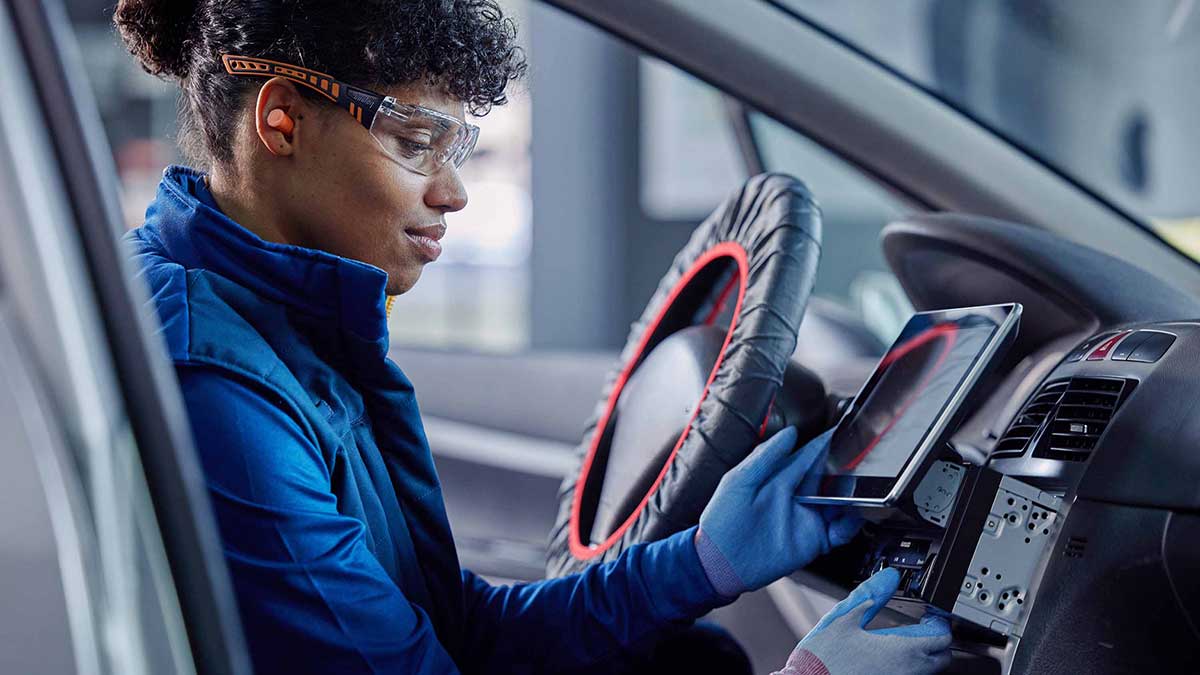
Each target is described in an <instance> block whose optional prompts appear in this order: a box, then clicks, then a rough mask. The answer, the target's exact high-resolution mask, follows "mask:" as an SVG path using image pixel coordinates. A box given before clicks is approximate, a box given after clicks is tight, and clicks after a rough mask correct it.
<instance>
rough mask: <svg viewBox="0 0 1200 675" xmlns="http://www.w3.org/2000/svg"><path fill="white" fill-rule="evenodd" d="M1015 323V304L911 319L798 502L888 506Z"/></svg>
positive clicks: (842, 424) (843, 422)
mask: <svg viewBox="0 0 1200 675" xmlns="http://www.w3.org/2000/svg"><path fill="white" fill-rule="evenodd" d="M1020 316H1021V306H1020V305H1018V304H1007V305H990V306H987V307H969V308H964V309H950V310H939V311H934V312H920V313H918V314H914V315H913V317H912V318H911V319H909V320H908V323H907V324H906V325H905V326H904V330H902V331H901V332H900V337H898V338H897V339H896V342H895V343H894V344H893V345H892V346H891V348H890V349H888V351H887V353H886V354H884V356H883V358H882V359H880V361H879V364H878V365H877V366H876V367H875V372H874V373H872V375H871V377H870V378H869V379H868V380H867V383H866V384H865V385H863V388H862V391H860V392H859V393H858V396H856V397H855V398H854V401H853V402H852V403H851V404H850V407H849V409H848V410H847V411H846V413H845V415H844V416H843V417H842V419H841V421H840V422H839V423H838V426H837V429H836V430H835V431H834V432H833V437H832V438H831V439H830V443H829V452H828V455H827V458H826V461H825V467H824V469H825V471H824V474H823V475H821V476H820V477H819V478H814V479H812V480H808V481H805V484H804V485H803V486H802V487H801V490H800V494H799V495H798V496H799V497H800V498H801V500H802V501H807V502H813V503H837V504H858V505H862V506H891V505H893V504H895V502H896V501H897V500H898V499H899V498H900V496H901V495H902V494H904V491H905V489H906V488H907V487H908V485H909V483H910V482H911V481H912V480H913V478H914V477H915V476H916V474H917V473H918V472H919V469H920V467H921V466H923V465H924V464H925V463H926V462H925V460H926V458H927V457H928V456H929V454H930V451H931V450H932V449H933V448H935V447H937V444H938V442H940V441H941V440H942V439H943V436H944V435H945V434H946V432H947V430H948V429H949V427H950V425H951V422H952V421H956V419H957V414H958V412H959V408H960V407H961V406H962V403H963V401H964V400H965V399H966V397H967V394H968V393H970V390H971V388H972V387H973V386H974V385H975V384H976V383H977V382H978V381H979V379H980V377H981V376H982V375H983V373H984V372H985V371H986V370H987V369H988V366H989V365H990V364H991V363H992V362H993V361H995V360H996V359H997V358H998V357H999V356H1000V355H1001V354H1002V353H1003V351H1004V349H1006V348H1007V346H1008V345H1009V344H1011V342H1012V338H1013V337H1015V335H1016V329H1017V324H1018V322H1019V321H1020Z"/></svg>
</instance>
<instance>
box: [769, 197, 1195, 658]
mask: <svg viewBox="0 0 1200 675" xmlns="http://www.w3.org/2000/svg"><path fill="white" fill-rule="evenodd" d="M889 229H890V232H889V231H888V230H885V235H884V248H885V252H888V256H889V262H891V263H892V266H893V269H894V270H895V271H896V272H897V276H898V277H899V278H900V280H901V283H902V284H903V285H904V286H905V289H906V292H908V293H909V295H910V297H912V298H913V299H914V304H916V305H917V308H918V309H931V308H938V307H953V306H966V305H972V304H989V303H1002V302H1020V303H1022V304H1023V305H1024V306H1025V307H1026V312H1025V317H1024V318H1023V319H1022V325H1021V329H1020V335H1019V337H1018V339H1017V342H1016V345H1015V346H1014V348H1013V349H1012V350H1011V353H1010V355H1009V357H1008V358H1007V359H1006V361H1005V363H1004V364H1002V366H1001V367H999V368H998V369H997V371H996V372H995V374H994V375H993V376H992V377H991V379H990V380H988V381H986V382H984V383H982V384H981V385H980V386H979V387H977V388H976V391H977V392H978V395H977V396H976V398H975V399H974V400H971V401H969V402H968V403H967V404H966V405H965V406H964V407H965V408H966V409H967V411H968V412H967V415H966V416H965V418H964V419H963V421H962V422H961V424H959V425H958V427H957V429H956V430H954V431H953V432H952V434H951V435H949V437H948V440H947V441H946V442H945V443H944V445H943V447H941V448H940V449H939V452H940V454H939V455H938V457H937V461H935V462H933V463H932V464H931V465H930V468H929V470H928V473H927V474H926V476H925V477H924V478H922V479H919V480H918V481H917V482H915V487H914V489H912V490H911V491H910V492H909V493H908V494H907V495H905V497H904V499H902V500H901V501H900V502H899V503H898V504H897V505H896V506H895V507H894V508H888V509H871V510H869V511H868V512H867V514H866V515H867V518H868V521H869V522H868V523H867V525H866V526H865V527H864V530H863V532H862V533H861V534H860V536H859V537H858V538H857V539H856V540H855V541H854V542H853V543H851V544H850V545H848V546H846V547H843V548H842V549H839V550H837V551H835V552H834V553H832V554H831V555H829V556H826V557H825V558H824V559H822V560H820V561H818V562H817V563H816V564H814V565H813V566H811V567H810V568H809V569H808V570H806V571H804V572H802V573H800V575H799V576H800V577H801V578H800V580H801V581H802V582H803V583H806V584H808V585H811V586H815V587H818V588H820V587H821V586H822V585H823V584H833V585H835V586H837V587H840V588H844V589H848V588H851V587H853V586H854V585H855V584H857V583H858V582H860V581H861V580H862V579H865V578H866V577H867V576H869V575H870V574H871V573H873V572H874V571H876V570H878V569H879V568H881V567H884V566H890V567H896V568H897V569H899V570H900V571H901V577H902V584H901V589H900V591H899V592H898V593H897V596H896V598H895V599H894V600H893V601H892V603H891V604H890V608H891V609H893V610H895V611H896V612H899V613H900V614H904V615H907V616H909V617H918V616H920V615H921V614H923V613H924V612H925V611H926V609H927V608H928V607H934V608H936V611H940V612H943V613H945V614H947V615H949V616H951V617H952V619H953V624H954V632H955V638H956V641H955V661H954V665H953V666H952V667H951V672H965V673H1078V672H1089V673H1128V672H1200V579H1197V576H1198V575H1197V574H1196V571H1197V570H1200V321H1197V320H1190V319H1189V320H1173V319H1171V318H1170V317H1172V316H1180V317H1200V306H1197V303H1196V301H1195V300H1194V299H1192V298H1190V297H1181V295H1180V294H1179V293H1178V292H1177V291H1175V290H1174V289H1171V288H1170V287H1169V286H1167V285H1166V284H1164V283H1163V282H1162V281H1160V280H1157V279H1155V278H1153V277H1151V276H1150V275H1148V274H1146V273H1144V272H1142V271H1141V270H1135V269H1132V268H1129V267H1126V266H1124V265H1123V263H1120V262H1119V261H1116V260H1114V259H1112V258H1109V257H1107V256H1104V255H1103V254H1100V253H1098V252H1094V251H1090V250H1088V249H1084V248H1082V247H1079V246H1078V245H1075V244H1071V243H1069V242H1063V241H1061V240H1058V239H1053V240H1051V239H1047V238H1046V237H1044V236H1043V234H1044V233H1038V232H1033V231H1031V230H1029V229H1028V228H1021V227H1020V226H1009V225H1005V224H1000V223H997V222H994V221H987V220H986V219H976V218H970V217H965V216H962V217H956V218H946V217H931V218H927V219H924V220H921V221H919V222H916V223H912V222H909V223H903V224H901V225H899V226H898V227H892V226H889ZM1056 261H1057V262H1056ZM785 387H786V383H785Z"/></svg>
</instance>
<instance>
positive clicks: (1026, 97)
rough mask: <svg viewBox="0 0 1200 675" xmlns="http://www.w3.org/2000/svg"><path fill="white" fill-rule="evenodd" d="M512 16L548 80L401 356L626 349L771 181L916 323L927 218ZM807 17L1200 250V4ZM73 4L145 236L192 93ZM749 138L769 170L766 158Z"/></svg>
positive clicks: (830, 281) (597, 36)
mask: <svg viewBox="0 0 1200 675" xmlns="http://www.w3.org/2000/svg"><path fill="white" fill-rule="evenodd" d="M703 1H716V2H719V0H703ZM501 4H502V5H504V6H505V8H506V9H507V11H508V12H509V13H510V15H511V16H513V17H514V18H515V19H516V21H517V23H518V25H519V27H520V30H519V34H520V36H521V39H522V41H523V43H524V45H525V48H526V50H527V52H528V55H529V58H530V64H531V70H530V76H529V78H528V79H527V80H526V81H525V82H523V83H521V84H520V85H518V86H517V87H516V88H515V89H514V91H513V92H512V96H511V103H510V104H509V105H507V106H504V107H500V108H497V109H495V110H494V111H493V112H492V113H491V114H489V115H487V116H486V117H484V118H481V119H479V120H476V122H477V123H478V124H479V125H480V126H481V127H482V135H481V138H480V142H479V148H478V150H477V152H476V155H475V157H474V158H473V159H472V160H471V161H470V162H469V163H468V164H467V165H466V166H465V167H464V169H463V179H464V181H465V183H466V185H467V187H468V189H469V191H470V204H469V206H468V207H467V209H466V210H464V211H463V212H461V213H457V214H452V215H451V216H450V217H449V218H448V220H449V225H450V229H449V233H448V234H447V239H446V241H445V254H444V255H443V257H442V258H441V259H440V260H439V261H438V262H437V263H435V264H433V265H431V266H429V267H428V268H427V269H426V271H425V274H424V276H423V278H422V280H421V282H420V283H419V284H418V285H417V286H416V288H414V289H413V290H412V291H411V292H409V293H408V294H406V295H404V296H402V297H401V298H400V299H399V301H398V302H397V305H396V310H395V311H394V312H393V315H392V335H393V340H394V342H395V343H396V344H397V345H402V346H406V347H414V348H425V349H437V350H460V351H468V352H485V353H509V354H511V353H520V352H525V351H528V350H584V351H599V352H611V351H615V350H616V349H617V348H618V347H619V346H620V345H621V344H622V342H623V341H624V339H625V336H626V331H627V329H628V325H629V323H630V322H631V321H632V320H633V319H634V318H636V316H637V315H638V313H639V312H640V311H641V309H642V307H643V306H644V303H645V301H646V300H647V299H648V298H649V297H650V295H651V293H652V292H653V289H654V286H655V284H656V282H657V280H658V278H659V276H660V275H661V273H662V272H663V271H664V270H665V269H666V267H667V265H668V263H669V261H670V258H671V256H672V255H673V254H674V252H675V251H677V250H678V249H679V248H680V246H681V245H682V244H683V242H684V241H685V240H686V238H687V236H688V234H689V233H690V232H691V230H692V229H693V228H694V226H695V225H696V224H697V223H698V222H699V221H700V220H701V219H702V218H703V217H704V216H705V215H707V214H708V213H709V212H710V210H711V209H712V208H713V207H714V206H715V205H716V204H717V203H718V202H719V201H720V199H721V198H722V197H723V196H724V195H726V194H727V193H729V192H730V191H731V190H732V189H733V188H734V187H735V186H736V185H738V184H739V183H740V181H742V180H743V179H744V178H745V177H747V175H748V172H749V171H750V170H751V169H758V168H763V169H767V170H782V171H787V172H790V173H793V174H794V175H796V176H798V177H800V178H802V179H803V180H805V181H806V182H807V183H809V185H810V187H811V188H813V190H814V191H815V193H816V194H817V196H818V199H819V200H820V202H821V204H822V207H823V209H824V212H825V222H826V228H827V229H826V232H827V236H826V245H825V248H824V251H823V258H822V267H821V276H820V278H819V279H818V282H817V289H816V294H817V295H818V296H819V297H821V298H823V299H824V300H828V301H829V302H831V303H833V304H834V305H836V306H838V307H840V308H842V309H845V310H846V311H848V312H852V313H855V314H858V315H859V316H860V317H862V318H863V319H864V320H865V321H866V323H867V325H868V326H869V327H870V328H871V329H872V330H873V331H874V332H875V333H876V334H877V335H878V336H879V337H880V338H881V339H883V340H889V339H890V338H891V337H892V336H893V335H894V331H895V330H897V321H899V320H900V319H902V318H903V316H902V315H903V313H904V312H905V311H906V308H905V307H904V303H903V299H902V298H901V297H900V296H899V294H898V293H896V292H895V291H896V288H895V284H894V281H893V280H891V279H890V275H889V274H888V272H887V271H886V269H885V267H884V266H883V264H882V260H881V258H880V256H879V253H878V247H877V246H876V244H875V239H876V235H877V234H878V231H879V229H880V227H882V225H883V224H884V223H885V222H886V221H887V220H888V219H889V218H892V217H895V216H897V215H900V214H902V213H904V212H905V210H906V206H905V205H904V204H903V203H900V202H898V201H897V200H896V199H894V198H893V197H892V196H891V195H889V194H888V193H886V192H884V191H882V190H881V189H879V188H878V187H877V186H875V185H874V184H873V183H871V182H870V181H869V180H868V179H867V178H865V177H864V176H862V175H860V174H858V173H857V172H856V171H855V170H853V168H851V167H847V166H844V165H843V164H841V163H840V162H839V161H838V160H837V159H836V158H834V157H832V156H831V155H829V154H828V153H827V152H825V151H824V150H822V149H821V148H820V147H819V146H816V145H814V144H812V143H810V142H809V141H808V140H807V139H806V138H804V137H803V136H801V135H799V134H797V133H795V132H793V131H791V130H789V129H787V128H785V127H782V126H781V125H778V124H776V123H774V122H773V121H772V120H770V119H769V118H767V117H765V116H761V115H758V114H757V113H754V112H753V111H744V110H741V109H739V108H737V107H736V106H734V105H731V103H730V102H729V101H726V100H725V99H724V97H723V96H722V94H721V93H720V92H718V91H716V90H714V89H712V88H711V87H709V86H708V85H706V84H704V83H703V82H700V81H698V80H696V79H694V78H692V77H690V76H689V75H687V74H685V73H683V72H681V71H679V70H677V69H676V68H674V67H672V66H669V65H666V64H664V63H662V62H660V61H658V60H655V59H653V58H651V57H648V56H644V55H640V54H639V52H637V51H636V50H634V49H632V48H629V47H627V46H626V45H624V44H623V43H621V42H619V41H617V40H616V39H614V38H612V37H610V36H608V35H607V34H605V33H603V32H601V31H599V30H596V29H594V28H592V27H590V26H588V25H586V24H584V23H583V22H581V21H578V20H576V19H574V18H573V17H569V16H566V15H564V14H562V13H560V12H558V11H557V10H555V9H552V8H549V7H547V6H545V5H542V4H540V3H535V2H531V1H530V0H503V2H502V3H501ZM783 4H785V5H790V6H792V7H794V8H795V9H797V10H798V11H801V12H803V13H804V14H805V15H806V16H807V17H809V18H810V19H812V20H814V22H815V23H817V25H819V26H820V27H822V28H824V29H827V30H829V31H830V32H832V33H834V34H835V35H836V36H838V37H839V38H840V39H844V40H845V41H847V42H849V43H851V44H852V45H854V46H857V47H859V48H861V49H863V50H864V51H866V52H867V53H869V54H870V55H872V56H874V57H878V58H879V59H880V60H881V61H882V62H884V63H885V64H886V65H887V66H889V67H891V68H894V69H895V70H897V71H899V72H900V73H902V74H903V75H905V76H907V77H908V78H910V79H912V80H913V81H915V82H916V83H917V84H919V85H922V86H924V87H926V88H927V89H930V90H931V91H933V92H935V93H936V94H938V95H940V96H941V97H943V98H944V99H946V100H948V101H949V102H950V103H952V104H956V105H960V107H962V108H964V109H966V110H968V111H969V113H970V114H972V115H973V116H975V117H977V118H979V119H980V120H981V121H983V122H985V123H988V124H990V125H991V126H993V127H994V128H996V129H997V130H999V131H1001V132H1002V133H1004V134H1005V135H1006V136H1008V137H1009V138H1011V139H1012V140H1014V141H1015V142H1017V143H1018V144H1020V145H1022V146H1023V147H1025V148H1026V149H1027V150H1030V151H1031V152H1033V153H1035V154H1038V155H1040V156H1041V157H1042V158H1043V159H1046V160H1047V161H1048V162H1050V163H1052V164H1055V165H1057V166H1061V167H1063V168H1064V169H1065V170H1066V171H1067V172H1068V173H1070V174H1071V175H1073V176H1074V177H1076V178H1079V179H1081V180H1082V181H1083V182H1085V183H1086V184H1088V185H1089V186H1091V187H1094V188H1095V189H1096V190H1097V191H1098V192H1100V193H1101V194H1104V195H1106V196H1108V197H1110V198H1111V199H1114V200H1115V201H1116V202H1117V203H1118V204H1119V205H1121V206H1124V207H1126V208H1127V209H1129V210H1130V211H1132V212H1133V213H1135V215H1137V216H1139V217H1142V218H1143V219H1144V220H1145V221H1146V222H1148V223H1149V224H1151V225H1152V226H1153V227H1155V229H1157V230H1158V231H1159V232H1160V233H1161V234H1162V235H1163V236H1165V237H1166V238H1167V239H1168V240H1169V241H1171V242H1172V243H1173V244H1174V245H1176V246H1177V247H1180V248H1182V249H1184V250H1186V251H1188V252H1189V253H1190V254H1192V255H1193V256H1195V255H1200V237H1198V236H1197V234H1196V233H1197V229H1198V226H1197V220H1196V215H1197V213H1200V196H1198V195H1200V190H1198V189H1197V188H1196V187H1195V186H1192V185H1189V184H1187V181H1186V177H1187V176H1188V173H1187V172H1186V171H1176V170H1174V169H1176V168H1177V167H1181V166H1187V165H1189V163H1192V162H1194V156H1195V151H1196V148H1197V147H1200V125H1197V124H1195V123H1194V122H1193V119H1194V117H1195V111H1196V104H1197V100H1198V99H1200V87H1197V86H1194V85H1195V72H1196V70H1195V67H1194V65H1195V64H1196V63H1197V62H1200V60H1198V59H1200V53H1197V45H1200V41H1197V40H1188V39H1186V38H1187V37H1188V36H1189V35H1194V34H1195V33H1196V32H1197V30H1198V28H1197V21H1195V20H1194V17H1192V9H1193V8H1192V5H1193V4H1194V0H1156V1H1154V2H1145V3H1127V2H1121V1H1119V0H1116V1H1114V0H1102V1H1100V2H1086V3H1078V2H1056V1H1049V0H1024V1H1010V2H979V1H971V0H903V1H899V2H874V1H872V0H847V1H839V2H834V1H832V0H786V2H784V3H783ZM67 6H68V8H69V12H70V16H71V19H72V21H73V23H74V24H75V27H76V30H77V34H78V36H79V41H80V44H81V47H82V49H83V53H84V54H86V56H87V58H86V64H87V67H88V69H89V71H90V72H89V75H90V76H91V77H90V80H91V82H92V84H93V86H94V88H95V90H96V94H97V98H98V100H99V102H100V105H101V107H102V115H103V119H104V122H105V125H106V127H107V131H108V136H109V140H110V142H111V145H112V148H113V154H114V158H115V161H116V164H117V167H118V170H119V172H120V179H121V185H122V188H123V206H124V212H125V218H126V221H127V223H128V224H129V225H130V226H136V225H138V224H140V222H141V218H142V213H143V210H144V209H145V206H146V204H147V203H148V202H149V201H150V199H151V198H152V197H153V194H154V188H155V185H156V184H157V182H158V178H159V176H160V175H161V171H162V169H163V167H165V166H166V165H167V164H169V163H172V162H178V161H181V160H180V158H179V156H178V152H177V150H176V148H175V144H174V138H175V117H176V104H177V100H176V91H175V88H174V86H173V85H171V84H169V83H165V82H162V81H159V80H157V79H155V78H153V77H151V76H149V75H147V74H145V73H143V72H142V71H141V70H140V69H139V68H138V67H137V66H136V65H135V64H134V61H133V59H132V58H130V57H129V56H128V55H127V54H126V53H125V51H124V50H123V48H122V47H121V45H120V42H119V39H118V37H117V35H116V33H115V31H114V29H113V28H112V25H111V22H110V16H111V8H112V2H111V0H67ZM748 141H749V142H753V143H754V144H755V146H756V147H757V148H758V150H759V154H760V155H761V156H760V160H761V167H754V166H751V165H750V164H748V162H747V160H746V159H745V154H746V153H744V152H743V150H744V149H745V144H746V143H747V142H748ZM1181 141H1182V142H1181ZM1080 227H1086V224H1081V225H1080ZM864 306H867V307H872V308H874V309H875V310H877V311H872V312H867V313H865V314H864V313H863V312H862V309H863V307H864ZM897 315H899V316H897Z"/></svg>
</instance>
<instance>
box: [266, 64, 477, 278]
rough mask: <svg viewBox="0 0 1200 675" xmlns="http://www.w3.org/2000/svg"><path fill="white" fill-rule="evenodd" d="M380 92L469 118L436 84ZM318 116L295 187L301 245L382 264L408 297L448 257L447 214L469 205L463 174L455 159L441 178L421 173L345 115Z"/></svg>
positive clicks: (326, 112)
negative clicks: (444, 245)
mask: <svg viewBox="0 0 1200 675" xmlns="http://www.w3.org/2000/svg"><path fill="white" fill-rule="evenodd" d="M380 93H382V94H388V95H391V96H394V97H395V98H396V101H397V102H398V103H407V104H412V105H419V106H424V107H426V108H432V109H433V110H437V111H439V112H442V113H445V114H447V115H452V116H454V117H456V118H458V119H460V120H461V119H463V115H464V110H463V104H462V102H460V101H455V100H453V99H450V98H447V97H446V96H445V95H444V94H442V93H441V92H440V91H439V90H437V89H436V88H434V87H430V86H428V85H423V84H415V85H405V86H400V87H392V88H388V89H383V90H381V91H380ZM318 117H319V120H315V121H317V124H316V125H315V126H316V132H317V133H316V134H315V135H313V134H308V133H306V134H305V136H306V138H305V144H304V145H305V146H306V148H305V151H304V152H300V153H297V156H296V160H297V163H296V165H295V168H296V169H297V170H296V171H295V172H293V177H294V178H293V180H292V181H290V183H291V185H289V190H288V191H289V192H290V193H291V194H290V197H291V198H290V199H289V200H288V202H289V203H290V205H291V208H289V210H293V212H292V213H290V214H289V217H288V221H289V225H290V226H291V228H294V229H293V232H292V234H293V236H295V238H296V239H297V241H296V242H295V243H297V244H300V245H302V246H307V247H309V248H316V249H320V250H323V251H326V252H329V253H333V254H334V255H338V256H342V257H344V258H352V259H354V260H359V261H362V262H365V263H369V264H371V265H374V266H376V267H379V268H380V269H382V270H384V271H385V272H387V274H388V284H387V292H388V294H389V295H399V294H400V293H404V292H405V291H407V290H408V289H410V288H412V287H413V284H415V283H416V282H417V279H418V278H420V276H421V270H422V269H423V268H424V267H425V265H426V264H428V263H430V262H433V261H434V260H435V259H436V258H437V256H438V254H440V253H441V245H440V243H439V240H440V239H441V238H442V236H443V235H444V234H445V233H446V218H445V216H446V214H447V213H450V212H453V211H458V210H461V209H462V208H463V207H464V206H466V205H467V191H466V188H465V187H464V186H463V184H462V181H461V180H459V177H458V171H457V169H456V168H455V167H454V164H453V163H452V162H447V163H446V164H445V165H443V166H442V168H441V169H440V170H438V171H437V172H436V173H434V174H433V175H430V176H422V175H420V174H417V173H414V172H412V171H410V170H408V169H406V168H404V167H403V166H400V165H399V164H398V163H396V162H395V161H394V160H393V159H391V158H390V157H389V156H388V155H387V154H386V153H385V152H384V151H383V149H382V148H381V147H380V146H379V144H378V143H377V142H376V141H375V139H374V138H372V137H371V135H370V133H369V132H368V131H367V129H366V127H364V126H363V125H361V124H359V123H358V121H356V120H355V119H354V118H353V117H351V116H350V115H348V114H347V113H346V112H345V111H344V110H339V109H334V108H332V107H326V108H325V109H322V110H321V111H320V113H319V115H318ZM307 121H309V120H300V121H299V123H300V125H301V126H303V124H304V122H307ZM309 128H312V127H309Z"/></svg>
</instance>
